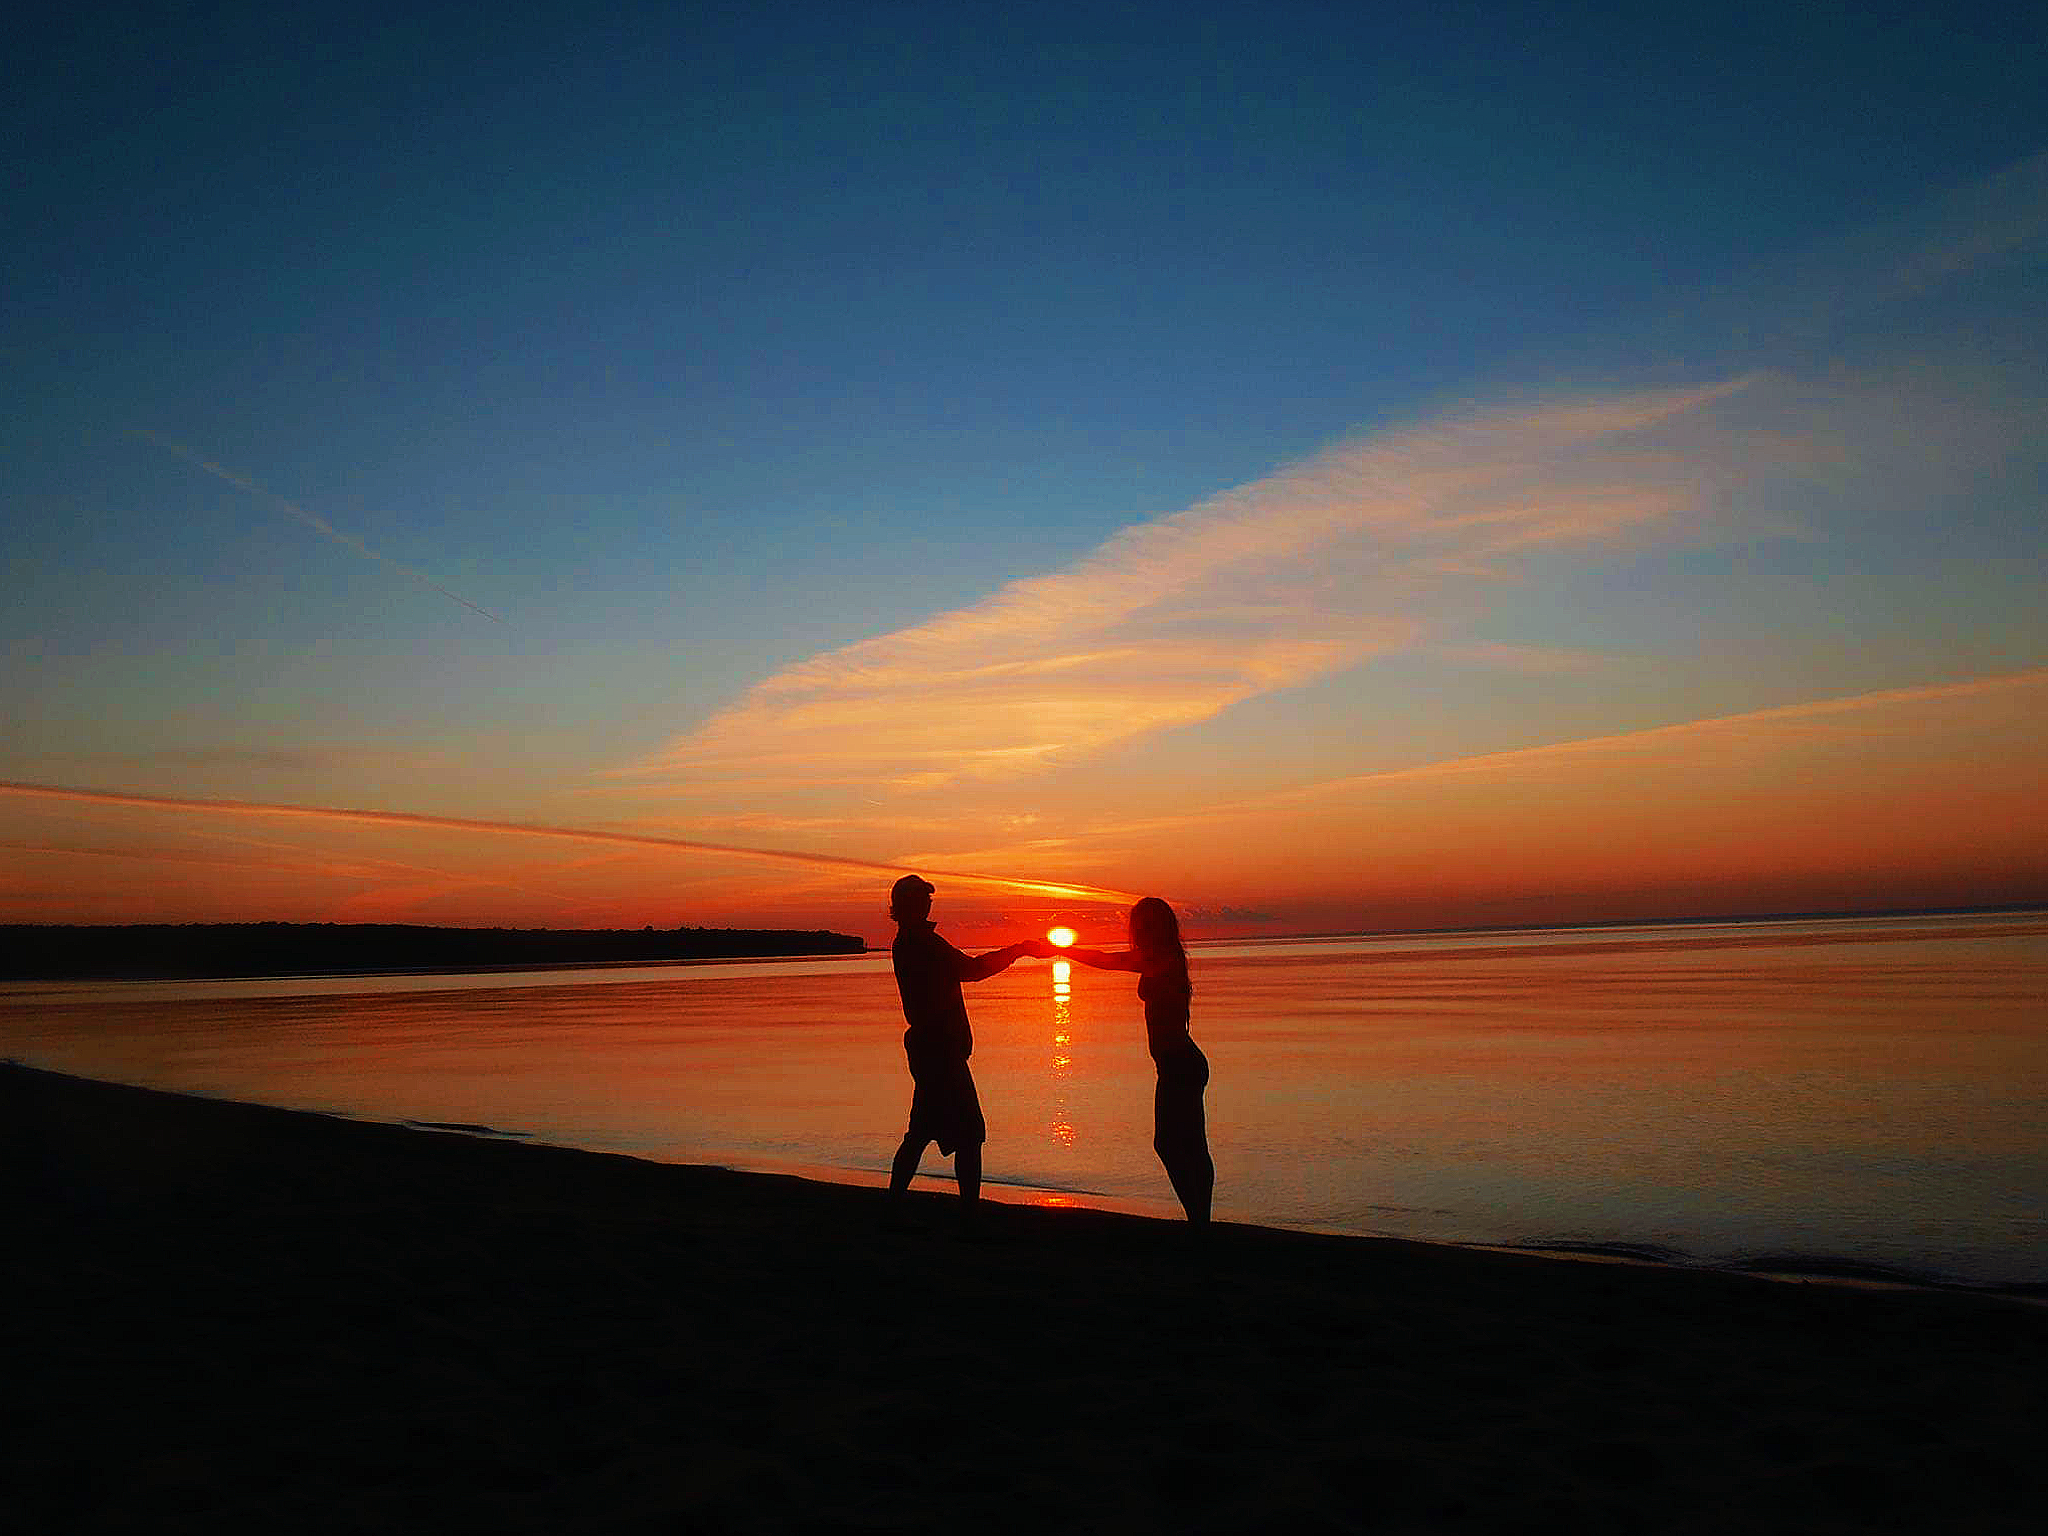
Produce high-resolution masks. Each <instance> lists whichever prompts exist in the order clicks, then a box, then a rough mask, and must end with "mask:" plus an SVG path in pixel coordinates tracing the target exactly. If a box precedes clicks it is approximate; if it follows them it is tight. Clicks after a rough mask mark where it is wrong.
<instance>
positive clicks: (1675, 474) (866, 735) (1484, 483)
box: [645, 381, 1746, 788]
mask: <svg viewBox="0 0 2048 1536" xmlns="http://www.w3.org/2000/svg"><path fill="white" fill-rule="evenodd" d="M1745 382H1746V381H1736V382H1734V383H1722V384H1716V385H1712V386H1709V387H1703V388H1694V389H1685V390H1663V391H1646V392H1638V393H1634V394H1629V395H1621V396H1613V397H1607V398H1601V399H1592V400H1577V401H1570V402H1565V403H1551V404H1545V405H1537V406H1530V407H1526V408H1520V409H1509V410H1496V411H1490V412H1472V413H1467V414H1464V415H1460V416H1452V417H1448V418H1445V419H1442V420H1439V421H1436V422H1433V423H1431V424H1429V425H1427V426H1424V427H1420V428H1416V429H1414V430H1411V431H1407V432H1399V433H1391V434H1388V435H1386V436H1383V437H1380V438H1376V439H1374V440H1372V441H1369V442H1364V443H1358V444H1351V445H1346V446H1343V447H1339V448H1333V449H1331V450H1329V451H1328V452H1326V453H1322V454H1319V455H1317V456H1316V457H1315V458H1313V459H1310V460H1309V461H1307V462H1306V463H1304V464H1301V465H1297V466H1295V467H1293V468H1290V469H1286V470H1283V471H1281V472H1279V473H1277V474H1274V475H1272V476H1269V477H1267V478H1266V479H1263V480H1260V481H1257V482H1255V483H1253V484H1251V485H1247V486H1243V487H1240V488H1238V489H1236V490H1233V491H1228V492H1225V493H1223V494H1222V495H1219V496H1216V497H1213V498H1211V499H1210V500H1209V501H1206V502H1204V503H1202V504H1201V505H1199V506H1197V507H1194V508H1192V509H1190V510H1188V511H1186V512H1181V513H1177V514H1175V515H1173V516H1171V517H1166V518H1162V519H1159V520H1157V521H1154V522H1150V523H1144V524H1140V525H1138V526H1136V527H1133V528H1130V529H1127V530H1125V531H1124V532H1123V533H1120V534H1118V535H1117V536H1116V537H1115V538H1113V539H1111V540H1110V541H1109V542H1108V543H1107V544H1105V545H1104V546H1103V547H1102V548H1101V549H1100V550H1098V551H1097V552H1096V553H1095V554H1094V555H1092V556H1090V557H1089V558H1088V559H1086V560H1084V561H1082V562H1081V563H1080V564H1079V565H1077V566H1075V567H1073V568H1072V569H1069V570H1066V571H1061V572H1058V573H1055V574H1053V575H1049V576H1041V577H1034V578H1031V579H1028V580H1023V581H1016V582H1012V583H1011V584H1010V585H1008V586H1007V587H1004V588H1003V589H1002V590H1001V591H999V592H997V593H996V594H995V595H994V596H992V597H990V598H988V599H987V600H986V601H984V602H981V603H978V604H975V605H974V606H973V607H970V608H965V609H961V610H959V611H957V612H954V613H948V614H944V615H941V616H940V617H938V618H935V619H932V620H930V621H928V622H926V623H924V624H919V625H916V626H914V627H912V628H909V629H904V630H899V631H897V632H895V633H893V634H888V635H882V636H878V637H876V638H873V639H869V640H863V641H860V642H858V643H856V644H854V645H850V646H846V647H844V648H842V649H840V650H837V651H832V652H829V653H827V654H825V655H822V656H818V657H815V658H813V659H812V660H809V661H806V662H803V663H800V664H799V665H796V666H793V667H790V668H788V669H787V670H785V671H783V672H781V673H778V674H777V675H776V676H774V677H771V678H769V679H767V680H766V681H764V682H762V683H760V684H758V685H756V686H755V687H754V688H753V689H751V690H750V691H749V692H748V693H747V694H746V695H745V697H743V698H742V699H741V700H740V701H739V702H738V703H736V704H734V705H733V706H732V707H730V708H728V709H726V710H724V711H723V712H721V713H719V714H718V715H715V716H714V717H713V718H712V719H710V720H709V721H707V722H706V723H705V724H704V725H703V726H701V727H700V728H698V729H697V730H695V731H693V732H691V733H690V734H689V735H688V736H685V737H683V738H681V739H679V740H677V741H675V742H673V743H671V744H670V745H669V746H668V747H667V748H665V749H664V750H662V751H661V752H660V753H658V754H657V755H656V757H655V758H654V759H653V761H652V762H650V763H648V764H646V765H645V767H646V769H647V771H649V772H653V773H661V774H665V775H675V776H678V777H680V778H681V779H682V780H683V782H685V783H687V782H689V781H690V780H693V779H694V780H701V779H705V778H709V779H715V780H718V781H721V782H732V783H734V784H739V785H751V786H755V787H758V786H761V785H764V784H766V783H770V782H773V783H777V784H783V785H787V786H790V787H806V786H807V787H817V786H822V785H834V784H838V785H844V784H848V783H858V782H869V783H876V784H889V785H894V786H897V787H907V788H916V787H930V786H936V785H940V784H944V783H947V782H950V781H953V780H958V779H996V778H1005V777H1011V776H1014V775H1016V774H1019V773H1023V772H1028V771H1031V770H1034V769H1041V768H1044V767H1046V766H1048V765H1050V764H1054V763H1058V762H1063V761H1067V760H1070V759H1072V758H1074V757H1077V756H1082V755H1086V754H1090V753H1095V752H1099V751H1101V750H1103V749H1105V748H1108V747H1110V746H1113V745H1115V744H1117V743H1120V742H1124V741H1129V740H1132V739H1135V738H1138V737H1142V736H1146V735H1150V734H1152V733H1154V732H1158V731H1162V730H1168V729H1172V728H1176V727H1182V726H1188V725H1193V724H1196V723H1198V722H1200V721H1204V720H1208V719H1210V718H1212V717H1214V716H1216V715H1217V714H1219V713H1221V712H1222V711H1224V710H1226V709H1228V708H1230V707H1231V706H1232V705H1234V704H1237V703H1240V702H1242V701H1244V700H1246V699H1249V698H1252V697H1255V696H1257V695H1259V694H1264V693H1270V692H1273V691H1275V690H1277V689H1283V688H1288V687H1293V686H1296V685H1298V684H1301V683H1304V682H1307V681H1309V680H1311V679H1314V678H1318V677H1323V676H1327V675H1329V674H1331V673H1335V672H1339V671H1343V670H1346V669H1348V668H1351V667H1354V666H1357V665H1358V664H1359V663H1361V662H1363V661H1365V660H1367V659H1369V658H1370V657H1373V656H1375V655H1381V654H1385V653H1387V652H1390V651H1395V650H1400V649H1404V648H1406V647H1408V646H1410V645H1412V644H1414V643H1415V642H1416V640H1417V639H1418V637H1420V636H1421V635H1422V634H1423V633H1424V632H1425V631H1426V630H1427V628H1428V627H1429V625H1430V622H1431V618H1432V615H1433V613H1434V611H1435V609H1436V607H1437V606H1439V598H1440V595H1441V593H1442V592H1443V591H1444V589H1445V588H1446V586H1447V585H1449V584H1451V583H1454V582H1459V581H1466V582H1469V581H1471V580H1472V579H1474V578H1480V579H1494V580H1497V579H1501V578H1503V577H1507V576H1512V575H1513V574H1515V573H1516V571H1517V569H1518V562H1519V561H1521V560H1523V559H1525V558H1526V557H1528V556H1529V555H1530V554H1531V553H1532V552H1534V551H1537V550H1539V549H1543V548H1548V547H1558V546H1568V545H1584V544H1590V543H1611V542H1612V541H1614V540H1616V539H1619V538H1622V537H1625V536H1629V535H1632V534H1634V533H1637V532H1639V531H1641V530H1645V529H1649V528H1653V527H1659V526H1663V525H1667V524H1669V523H1670V522H1671V520H1672V519H1673V518H1674V517H1675V515H1676V514H1678V513H1680V512H1684V511H1687V510H1691V509H1695V508H1697V507H1699V506H1700V505H1701V504H1702V500H1703V498H1704V497H1706V496H1708V495H1709V494H1710V492H1711V490H1712V488H1713V487H1714V486H1715V485H1716V484H1717V483H1718V482H1719V480H1720V479H1721V478H1723V470H1724V468H1725V462H1724V461H1725V457H1726V456H1725V455H1724V456H1722V459H1719V460H1717V459H1716V458H1715V457H1714V455H1712V454H1709V453H1707V452H1706V451H1704V450H1703V449H1702V447H1701V443H1702V442H1703V441H1705V440H1706V439H1710V438H1711V437H1712V436H1713V435H1714V429H1713V427H1712V424H1711V423H1710V422H1709V421H1707V420H1706V418H1705V417H1704V416H1703V414H1702V413H1703V412H1705V411H1706V409H1707V408H1708V407H1710V406H1712V405H1714V404H1715V403H1716V402H1719V401H1722V400H1725V399H1727V398H1728V397H1729V396H1731V395H1732V394H1734V393H1735V392H1737V391H1738V390H1740V389H1742V388H1743V387H1744V383H1745ZM1531 654H1533V653H1531ZM1523 659H1524V660H1526V659H1527V657H1526V656H1525V657H1524V658H1523Z"/></svg>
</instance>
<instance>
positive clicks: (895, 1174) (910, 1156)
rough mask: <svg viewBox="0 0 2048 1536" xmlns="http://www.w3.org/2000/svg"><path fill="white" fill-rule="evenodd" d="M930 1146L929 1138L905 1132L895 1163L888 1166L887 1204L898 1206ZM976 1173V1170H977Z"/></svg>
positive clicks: (930, 1140) (897, 1150)
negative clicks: (925, 1151)
mask: <svg viewBox="0 0 2048 1536" xmlns="http://www.w3.org/2000/svg"><path fill="white" fill-rule="evenodd" d="M931 1144H932V1139H931V1137H929V1136H912V1135H911V1134H910V1133H909V1132H907V1131H906V1132H905V1133H904V1136H903V1145H902V1146H900V1147H898V1148H897V1149H896V1158H895V1161H893V1162H892V1163H890V1164H889V1203H890V1204H891V1205H892V1206H894V1205H900V1204H901V1203H902V1200H903V1192H904V1191H905V1190H906V1189H908V1188H910V1181H911V1179H912V1178H913V1177H914V1176H915V1175H916V1173H917V1165H918V1163H919V1162H920V1161H921V1160H922V1159H923V1157H924V1149H925V1148H926V1147H928V1146H930V1145H931ZM977 1171H978V1170H977Z"/></svg>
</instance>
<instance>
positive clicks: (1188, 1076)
mask: <svg viewBox="0 0 2048 1536" xmlns="http://www.w3.org/2000/svg"><path fill="white" fill-rule="evenodd" d="M1062 953H1064V954H1065V955H1066V956H1067V957H1068V958H1069V959H1072V960H1078V961H1080V962H1081V963H1082V964H1083V965H1092V966H1094V967H1095V968H1096V969H1097V970H1103V971H1136V972H1137V973H1138V998H1139V1000H1140V1001H1141V1002H1143V1003H1144V1005H1145V1043H1146V1044H1147V1045H1149V1046H1150V1047H1151V1049H1152V1062H1153V1065H1155V1066H1156V1067H1157V1068H1158V1069H1159V1086H1158V1087H1157V1088H1156V1089H1155V1090H1154V1091H1153V1094H1152V1150H1153V1151H1155V1152H1157V1153H1158V1154H1159V1161H1160V1162H1162V1163H1164V1164H1165V1165H1166V1177H1167V1178H1168V1180H1170V1181H1171V1182H1172V1184H1173V1192H1174V1193H1175V1194H1176V1195H1179V1196H1180V1203H1181V1207H1182V1209H1184V1210H1185V1211H1186V1212H1187V1213H1188V1220H1189V1221H1191V1222H1193V1223H1194V1224H1195V1225H1197V1226H1201V1225H1204V1224H1206V1223H1207V1221H1208V1220H1209V1200H1210V1197H1211V1196H1212V1195H1213V1194H1214V1193H1215V1190H1216V1164H1215V1163H1214V1162H1212V1161H1211V1160H1210V1157H1209V1131H1208V1127H1207V1125H1206V1124H1205V1123H1204V1120H1203V1115H1202V1090H1203V1089H1205V1088H1207V1087H1208V1086H1209V1058H1208V1057H1206V1056H1204V1055H1203V1054H1202V1052H1201V1049H1200V1048H1199V1047H1198V1046H1196V1044H1195V1042H1194V1040H1193V1039H1192V1038H1190V1037H1189V1035H1188V999H1189V996H1190V994H1191V993H1192V991H1193V988H1192V987H1191V986H1190V985H1189V984H1188V953H1187V951H1186V950H1185V949H1184V948H1182V947H1181V942H1180V921H1179V919H1178V918H1176V917H1175V916H1174V915H1173V908H1171V907H1169V906H1168V905H1167V904H1166V903H1165V902H1163V901H1161V900H1160V899H1159V898H1158V897H1157V896H1147V897H1146V898H1145V899H1144V900H1143V901H1141V902H1139V903H1138V904H1137V905H1136V906H1135V907H1133V908H1131V947H1130V948H1129V949H1127V950H1124V951H1122V952H1120V953H1118V952H1112V951H1109V950H1102V949H1079V948H1075V949H1068V950H1065V951H1063V952H1062Z"/></svg>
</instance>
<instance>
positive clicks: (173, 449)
mask: <svg viewBox="0 0 2048 1536" xmlns="http://www.w3.org/2000/svg"><path fill="white" fill-rule="evenodd" d="M133 435H134V436H136V437H139V438H141V439H142V440H143V441H144V442H146V443H154V444H155V445H156V446H157V447H159V448H161V449H163V450H164V451H165V452H166V453H175V454H176V455H177V456H178V457H179V458H181V459H183V460H184V461H185V462H186V463H187V464H190V465H193V466H194V467H195V468H198V469H203V470H205V471H206V472H207V473H208V474H209V475H212V476H214V477H215V478H216V479H220V480H225V481H227V483H228V484H229V485H232V486H235V487H237V488H238V489H240V490H244V491H247V492H248V493H249V494H250V495H251V496H255V497H259V498H261V499H262V500H264V501H267V502H269V503H270V504H271V505H272V506H274V507H279V508H282V509H283V510H284V511H285V512H287V513H289V514H290V515H291V516H293V517H295V518H297V519H298V520H299V521H300V522H302V523H304V524H305V525H306V526H307V527H308V528H311V529H313V530H314V531H315V532H317V533H324V534H326V535H327V537H328V538H330V539H332V540H334V542H335V543H337V544H339V545H341V546H342V547H343V548H344V549H352V550H354V551H355V552H356V553H357V554H359V555H363V556H365V557H367V558H369V559H371V560H375V561H376V562H377V563H378V564H380V565H388V566H390V567H391V569H393V570H394V571H398V572H400V573H402V574H403V575H406V576H410V577H411V578H412V579H413V580H414V581H416V582H418V583H420V585H422V586H426V587H432V588H433V589H434V590H435V591H436V592H438V593H440V594H441V595H442V596H443V597H446V598H452V599H453V600H454V601H456V602H458V603H460V604H462V606H463V607H465V608H467V609H470V610H471V611H472V612H475V613H480V614H482V615H483V616H484V617H485V618H487V619H489V620H490V621H491V622H492V623H493V624H503V623H504V622H505V621H504V620H503V619H501V618H499V617H498V616H497V615H496V614H495V613H493V612H491V610H490V609H488V608H484V607H480V606H479V605H478V604H476V603H472V602H471V601H470V600H469V599H468V598H466V597H464V596H463V595H462V594H461V593H460V592H451V591H449V590H448V589H447V588H446V587H444V586H442V585H441V583H439V582H438V581H436V580H434V578H433V577H431V576H429V575H428V574H427V573H426V572H425V571H418V570H414V569H413V568H412V567H411V566H409V565H407V564H405V563H404V562H403V561H401V560H394V559H392V558H391V557H390V556H389V555H384V554H379V553H378V552H377V551H376V550H374V549H372V548H370V546H369V545H367V544H365V543H364V542H363V541H362V540H361V539H359V538H356V537H355V536H354V535H352V534H346V533H343V532H342V531H341V530H340V529H339V528H337V527H335V526H334V524H332V523H330V522H328V521H327V519H326V518H324V517H322V516H321V515H320V514H319V513H317V512H309V511H307V510H306V509H305V508H304V507H302V506H300V505H299V504H298V503H297V502H295V501H290V500H288V499H286V498H285V497H283V496H280V495H278V494H277V492H275V491H273V490H270V489H269V488H268V487H266V486H261V485H258V484H257V483H256V482H255V481H254V480H251V479H250V478H249V477H248V476H246V475H238V474H236V473H235V472H234V471H233V470H231V469H224V468H222V467H221V466H220V465H218V464H216V463H214V462H213V461H212V460H211V459H208V458H203V457H201V456H200V455H199V454H196V453H194V452H193V451H192V450H191V449H190V448H185V447H181V446H180V445H179V444H177V443H174V442H172V441H171V440H170V439H169V438H166V437H159V436H157V434H156V433H154V432H144V431H141V430H139V429H138V430H137V431H136V432H135V433H134V434H133Z"/></svg>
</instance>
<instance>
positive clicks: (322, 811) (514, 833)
mask: <svg viewBox="0 0 2048 1536" xmlns="http://www.w3.org/2000/svg"><path fill="white" fill-rule="evenodd" d="M0 795H13V796H20V797H23V798H29V799H40V800H55V801H70V802H74V803H79V804H88V805H105V806H121V807H127V808H129V809H134V810H156V811H173V812H187V813H193V814H199V815H212V816H254V817H269V818H278V819H286V820H294V819H295V820H312V821H328V822H354V823H358V824H362V825H367V826H378V827H392V828H403V829H409V830H416V831H436V832H476V833H484V834H489V835H493V836H506V837H531V838H547V839H552V840H558V841H566V842H582V843H611V844H618V845H621V846H625V847H633V848H660V849H671V850H681V851H685V852H692V853H714V854H723V855H726V856H727V857H730V858H737V859H746V860H754V861H764V862H768V863H776V864H807V865H812V866H822V867H827V868H837V869H857V870H863V871H867V872H870V873H874V874H885V875H892V876H893V875H900V874H903V873H905V872H906V869H907V868H909V867H911V866H906V865H904V864H900V863H897V864H885V863H880V862H878V861H875V860H871V859H855V858H847V857H843V856H841V855H837V854H829V853H807V852H802V851H799V850H795V849H783V848H747V847H740V846H736V845H734V844H731V843H711V842H701V841H697V840H694V839H690V838H681V837H658V836H654V835H652V834H649V833H642V832H615V831H609V830H606V829H603V828H598V827H559V826H546V825H539V824H535V823H532V822H519V821H483V820H476V819H473V818H469V817H462V816H431V815H422V814H416V813H414V812H410V811H373V810H357V809H351V808H349V807H344V806H322V805H278V804H272V803H270V802H267V801H256V800H201V799H187V798H184V797H180V796H172V795H144V794H122V793H118V792H115V791H109V790H96V789H79V788H74V787H71V786H69V785H62V784H28V783H21V782H18V781H12V780H8V781H0ZM927 872H930V873H943V874H944V875H945V876H946V878H947V879H949V880H955V881H960V882H962V883H965V884H969V885H977V886H988V887H994V888H996V889H998V890H1005V891H1011V892H1017V893H1021V894H1028V895H1034V896H1057V897H1063V898H1066V899H1069V900H1075V901H1099V902H1113V903H1124V902H1129V901H1134V900H1136V899H1137V898H1136V897H1135V896H1133V895H1132V894H1131V893H1130V892H1128V891H1118V890H1112V889H1109V888H1108V887H1104V886H1095V885H1081V884H1075V883H1071V882H1066V881H1055V880H1034V879H1029V878H1026V877H1021V876H1012V875H992V874H987V873H984V872H980V871H971V870H960V869H946V870H943V871H927Z"/></svg>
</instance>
